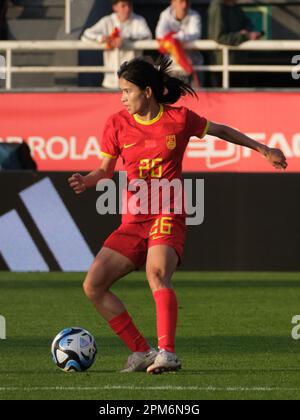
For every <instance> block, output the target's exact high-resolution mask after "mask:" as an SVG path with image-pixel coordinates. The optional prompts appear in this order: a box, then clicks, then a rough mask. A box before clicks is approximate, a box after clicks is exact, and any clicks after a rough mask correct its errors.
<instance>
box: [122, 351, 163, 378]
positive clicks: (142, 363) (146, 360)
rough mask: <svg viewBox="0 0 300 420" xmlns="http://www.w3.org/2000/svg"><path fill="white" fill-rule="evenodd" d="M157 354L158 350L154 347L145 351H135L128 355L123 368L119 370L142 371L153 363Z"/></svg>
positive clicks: (125, 371)
mask: <svg viewBox="0 0 300 420" xmlns="http://www.w3.org/2000/svg"><path fill="white" fill-rule="evenodd" d="M157 355H158V352H157V350H155V349H154V348H151V349H150V350H149V351H147V352H139V351H136V352H134V353H132V354H131V355H130V356H129V357H128V360H127V363H126V366H125V369H123V370H121V372H122V373H127V372H144V371H145V370H146V369H147V367H148V366H150V365H152V364H153V362H154V360H155V359H156V356H157Z"/></svg>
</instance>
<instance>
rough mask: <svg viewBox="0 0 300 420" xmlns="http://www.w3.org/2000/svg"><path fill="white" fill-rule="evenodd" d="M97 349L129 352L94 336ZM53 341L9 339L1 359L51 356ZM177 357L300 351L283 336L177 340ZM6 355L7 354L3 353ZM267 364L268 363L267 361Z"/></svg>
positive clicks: (110, 339) (153, 340) (104, 353)
mask: <svg viewBox="0 0 300 420" xmlns="http://www.w3.org/2000/svg"><path fill="white" fill-rule="evenodd" d="M148 338H149V342H150V343H156V342H157V339H156V337H148ZM95 339H96V342H97V345H98V355H99V357H101V355H102V356H103V357H108V356H111V355H112V352H113V353H114V354H115V355H118V356H119V355H124V354H125V355H126V354H127V349H126V347H125V346H124V345H123V344H122V343H121V341H120V340H119V339H118V338H117V337H113V336H112V337H99V336H95ZM50 346H51V338H45V337H22V338H14V339H8V340H5V341H2V342H1V346H0V355H1V353H2V351H3V352H5V354H7V351H11V352H12V353H14V354H16V353H20V354H21V353H22V352H24V351H25V352H30V349H32V354H33V355H34V354H38V355H39V356H40V354H41V353H44V354H46V353H45V352H47V353H49V354H50ZM176 348H177V351H178V353H180V352H182V353H185V354H187V353H191V354H195V355H197V356H200V355H201V354H205V355H207V354H211V355H222V354H241V353H242V354H258V353H266V357H267V355H268V354H274V353H291V355H292V354H293V355H295V354H300V347H299V343H298V342H297V341H294V340H292V339H291V338H290V337H282V336H253V335H252V336H247V335H239V336H225V335H216V336H203V337H201V336H197V337H190V338H184V337H180V336H178V337H177V339H176ZM3 354H4V353H3ZM266 362H267V360H266Z"/></svg>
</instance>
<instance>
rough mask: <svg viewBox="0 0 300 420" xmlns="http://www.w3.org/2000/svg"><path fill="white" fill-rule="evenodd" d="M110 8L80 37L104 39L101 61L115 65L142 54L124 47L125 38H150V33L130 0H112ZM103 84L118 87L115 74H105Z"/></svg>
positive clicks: (99, 40)
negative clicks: (106, 13) (109, 12)
mask: <svg viewBox="0 0 300 420" xmlns="http://www.w3.org/2000/svg"><path fill="white" fill-rule="evenodd" d="M112 8H113V12H114V13H112V14H111V15H108V16H104V17H103V18H102V19H100V20H99V22H97V23H96V24H95V25H94V26H92V27H91V28H88V29H86V30H85V31H84V33H83V35H82V37H81V39H82V40H83V41H86V40H89V41H96V42H99V43H105V44H106V50H105V51H104V65H105V66H106V67H111V68H116V69H118V68H119V66H120V64H122V63H123V62H124V61H127V60H131V59H132V58H134V57H136V56H139V55H141V51H132V50H131V51H126V50H123V49H122V46H125V45H126V41H137V40H142V39H151V38H152V34H151V31H150V29H149V27H148V25H147V22H146V20H145V19H144V18H143V17H142V16H139V15H136V14H135V13H133V4H132V1H131V0H112ZM102 86H103V87H105V88H109V89H117V88H118V86H119V83H118V76H117V74H113V73H107V74H105V76H104V80H103V83H102Z"/></svg>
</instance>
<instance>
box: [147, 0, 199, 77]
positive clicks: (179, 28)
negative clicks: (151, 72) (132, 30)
mask: <svg viewBox="0 0 300 420" xmlns="http://www.w3.org/2000/svg"><path fill="white" fill-rule="evenodd" d="M190 5H191V2H190V0H171V5H170V6H169V7H167V9H165V10H164V11H163V12H162V13H161V14H160V17H159V21H158V24H157V27H156V32H155V36H156V38H157V39H162V38H164V37H165V36H166V35H168V34H169V33H170V32H175V33H176V34H175V35H174V38H176V39H178V40H179V41H181V42H189V41H195V40H197V39H200V38H201V36H202V20H201V16H200V14H199V13H198V12H196V11H195V10H193V9H191V7H190ZM188 55H189V57H190V59H191V60H192V63H193V64H194V65H201V64H203V56H202V54H201V53H200V52H199V51H189V53H188ZM199 76H200V74H199ZM200 78H201V79H203V77H202V76H200Z"/></svg>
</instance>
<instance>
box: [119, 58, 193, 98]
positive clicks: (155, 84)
mask: <svg viewBox="0 0 300 420" xmlns="http://www.w3.org/2000/svg"><path fill="white" fill-rule="evenodd" d="M172 64H173V62H172V60H171V59H170V58H169V57H167V56H160V57H159V59H158V60H157V62H156V63H155V64H152V63H151V62H150V61H149V59H147V58H144V57H138V58H134V59H133V60H130V61H126V62H125V63H123V64H122V65H121V67H120V70H119V71H118V77H119V78H121V77H122V78H123V79H125V80H127V81H128V82H131V83H133V84H135V85H137V86H138V87H139V88H140V89H141V90H145V89H146V88H147V87H151V89H152V91H153V95H154V97H155V99H156V100H157V102H158V103H162V104H174V103H175V102H177V101H178V100H179V99H180V98H181V96H185V95H191V96H194V97H197V94H196V92H195V91H194V89H193V88H192V87H191V86H190V85H189V84H187V83H185V82H184V81H183V80H181V79H179V78H178V77H174V76H172V74H171V72H170V66H171V65H172Z"/></svg>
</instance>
